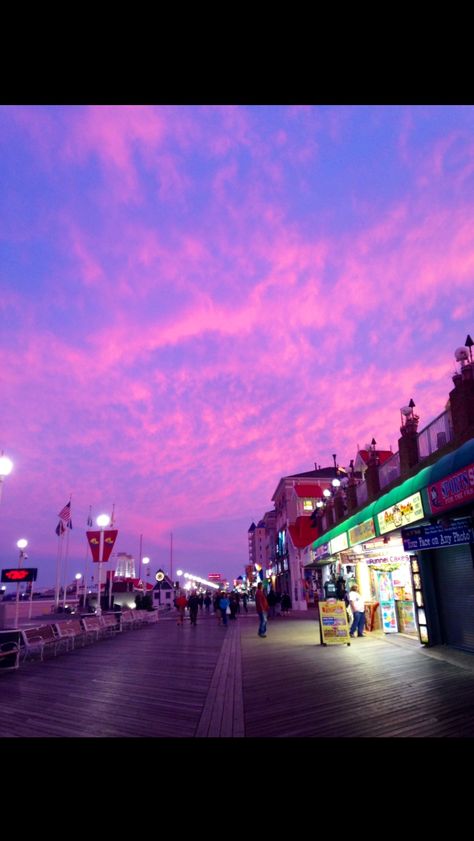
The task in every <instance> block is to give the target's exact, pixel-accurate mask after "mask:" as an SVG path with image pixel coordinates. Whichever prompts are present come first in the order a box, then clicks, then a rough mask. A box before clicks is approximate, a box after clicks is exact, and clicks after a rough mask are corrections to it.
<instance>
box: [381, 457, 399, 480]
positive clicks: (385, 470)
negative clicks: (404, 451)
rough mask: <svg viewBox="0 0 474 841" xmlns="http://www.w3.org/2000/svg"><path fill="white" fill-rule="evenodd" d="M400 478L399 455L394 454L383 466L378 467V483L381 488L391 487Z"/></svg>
mask: <svg viewBox="0 0 474 841" xmlns="http://www.w3.org/2000/svg"><path fill="white" fill-rule="evenodd" d="M399 476H400V453H394V454H393V456H392V457H391V458H389V459H388V460H387V461H386V462H385V464H382V465H381V466H380V467H379V483H380V487H381V488H385V487H386V485H391V483H392V482H394V481H395V479H398V477H399Z"/></svg>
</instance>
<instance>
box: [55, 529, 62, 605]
mask: <svg viewBox="0 0 474 841" xmlns="http://www.w3.org/2000/svg"><path fill="white" fill-rule="evenodd" d="M61 536H62V535H61V533H59V534H58V551H57V552H56V588H55V592H54V607H55V610H56V611H57V609H58V607H59V580H60V574H59V557H60V549H61Z"/></svg>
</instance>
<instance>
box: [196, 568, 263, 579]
mask: <svg viewBox="0 0 474 841" xmlns="http://www.w3.org/2000/svg"><path fill="white" fill-rule="evenodd" d="M250 574H252V567H250ZM221 578H222V576H221V574H220V572H210V573H209V575H208V576H207V580H208V581H220V580H221Z"/></svg>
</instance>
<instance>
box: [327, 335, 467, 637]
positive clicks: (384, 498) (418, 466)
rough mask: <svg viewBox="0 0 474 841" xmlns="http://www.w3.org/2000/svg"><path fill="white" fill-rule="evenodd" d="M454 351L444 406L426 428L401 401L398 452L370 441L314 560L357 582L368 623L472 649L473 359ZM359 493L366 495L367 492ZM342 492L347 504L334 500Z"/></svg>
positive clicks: (332, 510) (334, 508)
mask: <svg viewBox="0 0 474 841" xmlns="http://www.w3.org/2000/svg"><path fill="white" fill-rule="evenodd" d="M473 346H474V342H473V341H472V339H471V337H470V336H468V337H467V339H466V347H465V348H463V347H461V348H458V349H457V350H456V352H455V357H456V361H457V362H459V364H460V368H459V370H458V371H457V372H456V373H455V374H454V376H453V384H454V388H453V389H452V390H451V391H450V393H449V400H448V402H447V404H446V407H445V410H444V411H443V412H442V413H441V414H440V415H438V417H436V418H435V419H434V420H432V421H431V423H429V424H428V426H426V427H425V428H424V429H422V430H421V431H420V432H419V431H418V421H419V417H418V415H415V413H414V411H413V409H414V405H415V404H414V403H413V401H410V404H409V405H407V406H403V407H402V408H401V426H400V433H401V437H400V438H399V441H398V445H399V450H398V452H397V453H394V454H393V455H392V456H391V457H390V458H389V459H386V460H385V461H383V460H382V459H381V458H380V457H379V455H378V453H377V450H376V448H375V443H376V442H375V441H373V442H372V445H371V447H370V448H369V450H370V452H369V458H368V463H367V469H366V470H365V473H364V481H363V482H362V483H360V484H358V485H357V484H356V482H355V481H354V477H353V476H352V475H351V476H349V479H348V482H347V487H346V489H345V490H344V491H342V490H341V491H340V494H336V496H335V498H334V504H333V505H330V506H328V511H327V513H323V512H322V513H321V518H320V519H321V523H320V535H319V536H318V538H317V539H316V540H315V541H314V543H313V546H312V549H313V552H314V554H315V557H316V561H315V562H316V563H317V564H319V565H320V566H321V567H324V568H325V570H326V571H328V570H331V571H332V572H333V573H334V574H335V575H339V574H342V575H343V577H344V578H345V579H346V582H347V585H350V584H351V583H352V582H357V585H358V587H359V590H360V592H361V594H362V597H363V599H364V601H365V611H366V620H367V629H368V631H369V632H372V631H374V632H375V633H385V634H389V633H402V634H404V635H409V636H413V637H414V638H415V639H416V638H418V639H419V641H420V642H421V643H423V644H425V645H438V644H441V645H448V646H453V647H455V648H461V649H463V650H466V651H470V652H474V611H473V609H472V608H473V604H474V530H473V515H474V360H473V357H472V347H473ZM361 490H362V491H363V493H361ZM343 494H345V496H346V502H347V510H346V511H344V508H343V505H342V504H336V503H337V496H339V495H340V497H342V495H343Z"/></svg>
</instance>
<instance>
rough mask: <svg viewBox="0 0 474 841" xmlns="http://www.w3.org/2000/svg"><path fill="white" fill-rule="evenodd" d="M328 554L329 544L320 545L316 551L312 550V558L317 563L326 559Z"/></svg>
mask: <svg viewBox="0 0 474 841" xmlns="http://www.w3.org/2000/svg"><path fill="white" fill-rule="evenodd" d="M330 554H331V553H330V551H329V543H322V544H321V546H318V547H317V549H315V550H314V556H315V558H316V560H317V561H321V560H322V559H323V558H327V557H328V556H329V555H330Z"/></svg>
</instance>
